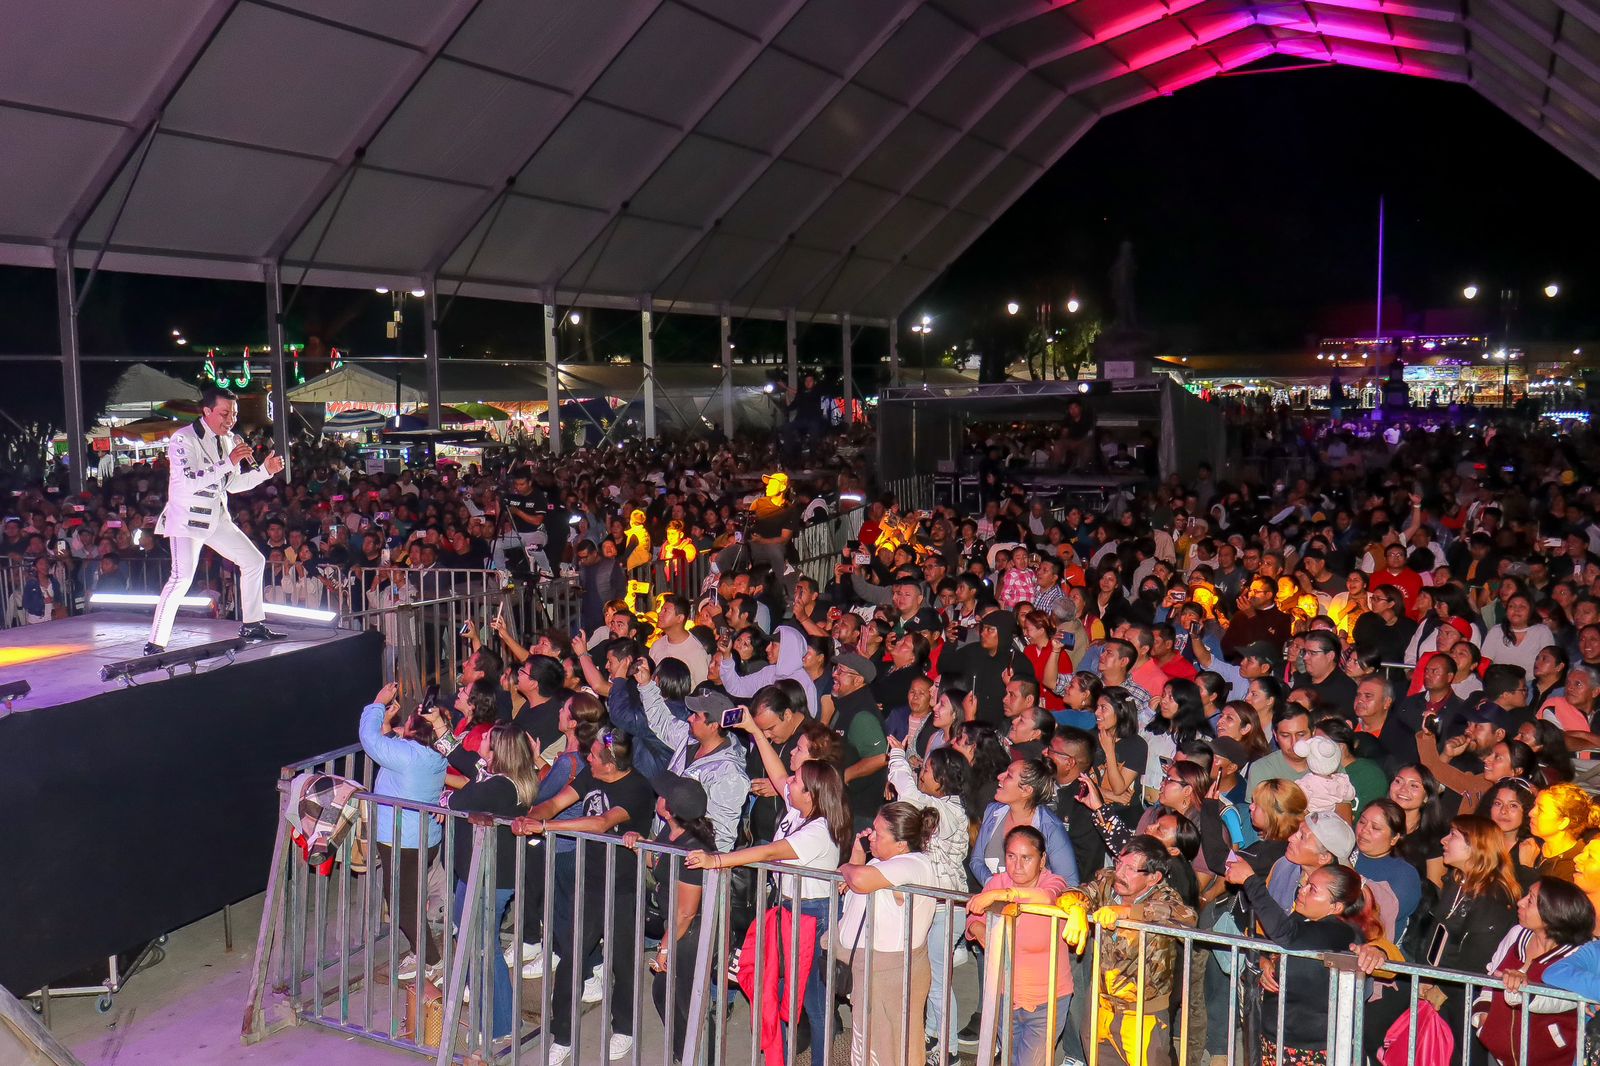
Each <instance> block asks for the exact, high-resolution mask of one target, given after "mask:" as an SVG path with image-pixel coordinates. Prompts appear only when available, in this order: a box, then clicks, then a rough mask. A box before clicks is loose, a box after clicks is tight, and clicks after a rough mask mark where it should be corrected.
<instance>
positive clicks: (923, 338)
mask: <svg viewBox="0 0 1600 1066" xmlns="http://www.w3.org/2000/svg"><path fill="white" fill-rule="evenodd" d="M911 332H912V333H915V334H916V335H917V337H918V340H919V342H920V345H921V348H922V383H923V384H924V385H926V384H927V383H928V334H930V333H932V332H933V318H932V317H931V316H929V315H923V316H922V319H921V321H918V322H913V323H912V324H911Z"/></svg>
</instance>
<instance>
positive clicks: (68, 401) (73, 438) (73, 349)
mask: <svg viewBox="0 0 1600 1066" xmlns="http://www.w3.org/2000/svg"><path fill="white" fill-rule="evenodd" d="M55 258H56V321H57V326H58V329H59V331H60V336H61V403H62V407H63V409H64V410H65V411H66V420H65V425H64V426H63V428H64V429H65V431H66V434H67V478H68V484H69V486H70V487H71V489H72V491H73V492H74V493H79V492H82V491H83V476H84V469H83V464H84V463H85V462H87V454H86V449H85V448H84V446H83V364H82V362H81V359H80V355H81V353H80V352H79V351H78V294H77V290H76V289H75V287H74V286H73V269H72V250H71V249H70V248H58V249H56V256H55ZM49 469H50V468H49V466H46V468H45V473H46V476H48V475H49Z"/></svg>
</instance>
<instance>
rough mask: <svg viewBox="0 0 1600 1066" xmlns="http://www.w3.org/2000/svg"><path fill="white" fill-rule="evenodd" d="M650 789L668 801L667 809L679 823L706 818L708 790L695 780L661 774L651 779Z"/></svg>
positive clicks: (678, 775) (677, 775)
mask: <svg viewBox="0 0 1600 1066" xmlns="http://www.w3.org/2000/svg"><path fill="white" fill-rule="evenodd" d="M650 787H651V788H653V789H655V790H656V795H658V796H660V797H661V798H662V799H664V800H666V801H667V809H668V810H670V811H671V812H672V816H673V817H674V818H676V819H678V821H680V822H691V821H693V820H694V819H696V818H704V817H705V816H706V790H705V788H704V787H702V786H701V784H700V782H698V781H696V780H695V779H694V778H692V777H684V776H683V775H681V774H671V773H659V774H656V775H654V776H653V777H651V778H650Z"/></svg>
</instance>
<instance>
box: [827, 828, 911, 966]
mask: <svg viewBox="0 0 1600 1066" xmlns="http://www.w3.org/2000/svg"><path fill="white" fill-rule="evenodd" d="M867 865H868V866H874V867H876V868H877V870H878V872H879V873H881V874H883V876H884V877H886V878H887V879H888V881H889V883H890V884H891V885H924V886H932V885H933V884H934V872H933V860H932V859H930V858H929V857H928V856H927V855H926V854H925V853H923V852H920V851H912V852H907V853H906V854H904V855H896V856H895V857H894V858H892V859H873V860H871V861H870V862H868V863H867ZM897 895H898V899H897V898H896V897H897ZM869 903H870V904H871V905H872V907H873V908H874V911H873V915H872V949H873V950H874V951H905V950H906V949H907V948H908V947H909V948H910V949H911V950H916V949H917V948H920V947H922V946H923V945H925V944H926V943H927V942H928V927H929V926H930V925H932V924H933V912H934V909H935V907H936V906H937V902H936V901H935V900H934V898H933V897H932V896H921V895H910V894H897V893H895V892H894V891H893V890H891V889H887V888H885V889H881V890H880V891H877V892H868V893H866V894H864V895H863V894H860V893H856V892H846V893H845V894H844V904H843V906H842V908H841V909H840V911H839V931H838V933H837V934H835V936H834V939H833V942H834V943H835V944H837V945H838V946H839V952H840V957H841V958H848V957H849V955H850V949H851V946H852V945H854V944H856V943H857V942H859V943H860V944H861V946H862V947H865V946H866V937H865V936H864V935H863V933H862V925H863V923H865V922H866V920H867V905H868V904H869ZM907 907H910V908H911V943H910V944H909V945H908V944H906V908H907Z"/></svg>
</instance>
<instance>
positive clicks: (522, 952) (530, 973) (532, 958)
mask: <svg viewBox="0 0 1600 1066" xmlns="http://www.w3.org/2000/svg"><path fill="white" fill-rule="evenodd" d="M519 956H520V958H519ZM519 962H520V963H521V964H522V976H523V977H525V978H527V979H528V980H530V981H531V980H532V979H533V978H535V977H543V976H544V945H543V944H512V945H511V946H510V947H508V948H506V969H508V970H509V969H514V968H515V967H516V966H517V964H518V963H519Z"/></svg>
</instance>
